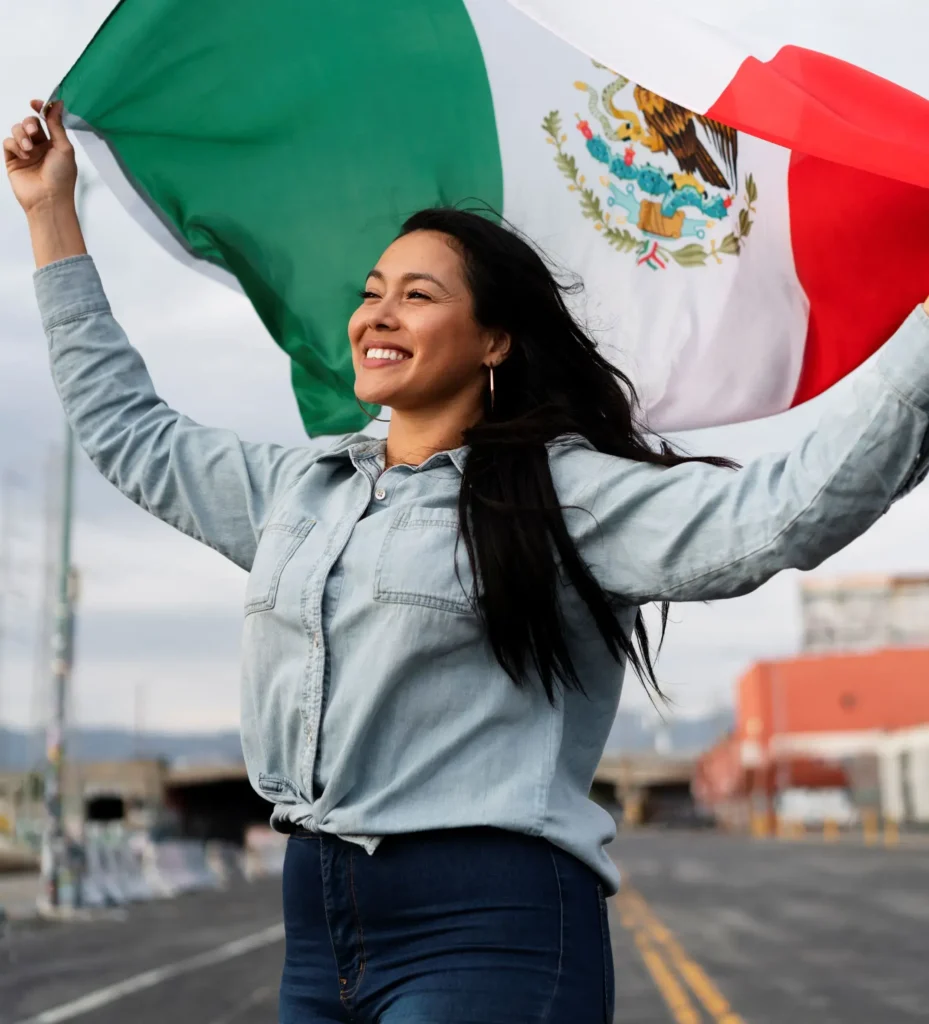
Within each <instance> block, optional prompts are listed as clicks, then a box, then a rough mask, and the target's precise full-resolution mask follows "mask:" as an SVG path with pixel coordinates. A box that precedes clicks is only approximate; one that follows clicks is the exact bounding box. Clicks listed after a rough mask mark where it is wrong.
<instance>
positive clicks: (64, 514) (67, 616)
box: [42, 178, 91, 908]
mask: <svg viewBox="0 0 929 1024" xmlns="http://www.w3.org/2000/svg"><path fill="white" fill-rule="evenodd" d="M90 188H91V186H90V185H88V184H87V182H86V181H85V180H84V179H83V178H81V179H80V180H79V181H78V185H77V195H76V205H77V213H78V220H80V221H81V222H83V213H84V206H85V202H86V198H87V195H88V193H89V191H90ZM74 455H75V443H74V433H73V431H72V430H71V427H70V425H69V424H68V423H67V422H65V438H64V453H63V465H62V487H61V491H62V500H61V534H60V539H59V556H58V585H57V588H56V589H57V602H56V607H55V627H54V633H53V637H54V639H53V643H52V666H51V667H52V702H51V704H52V706H51V719H50V721H49V724H48V731H47V733H46V744H45V750H46V771H45V809H46V818H47V820H46V828H45V836H44V849H43V856H42V870H43V874H44V876H45V878H44V881H45V896H46V899H47V901H48V904H49V906H50V907H52V908H57V907H60V906H61V904H62V895H63V891H64V886H65V882H70V883H71V884H72V886H73V878H71V871H70V865H69V863H68V859H69V858H68V857H67V840H66V835H65V824H64V799H63V791H62V790H63V783H64V766H65V756H66V744H65V727H66V718H67V707H68V690H69V687H70V683H71V669H72V660H73V658H72V655H73V649H74V644H73V637H74V604H75V598H76V596H77V594H76V583H77V575H76V572H75V570H74V568H73V567H72V565H71V538H72V533H73V519H74ZM72 894H73V889H72ZM73 898H74V897H73V895H72V900H73Z"/></svg>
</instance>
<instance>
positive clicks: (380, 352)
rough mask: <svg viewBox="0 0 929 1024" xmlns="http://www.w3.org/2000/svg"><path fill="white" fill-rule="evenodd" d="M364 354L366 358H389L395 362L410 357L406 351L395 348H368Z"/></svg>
mask: <svg viewBox="0 0 929 1024" xmlns="http://www.w3.org/2000/svg"><path fill="white" fill-rule="evenodd" d="M366 355H367V357H368V359H390V360H392V361H393V362H395V363H399V362H400V361H401V360H403V359H409V358H410V357H409V356H408V355H406V353H404V352H398V351H397V349H395V348H369V349H368V351H367V353H366Z"/></svg>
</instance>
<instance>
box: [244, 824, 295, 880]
mask: <svg viewBox="0 0 929 1024" xmlns="http://www.w3.org/2000/svg"><path fill="white" fill-rule="evenodd" d="M286 849H287V836H285V835H281V833H279V832H275V831H274V830H273V829H272V828H269V827H268V826H266V825H253V826H252V827H251V828H250V829H249V830H248V831H247V832H246V834H245V877H246V878H247V879H248V880H249V881H252V880H253V879H255V878H267V877H269V876H272V875H280V874H281V873H282V872H283V870H284V853H285V851H286Z"/></svg>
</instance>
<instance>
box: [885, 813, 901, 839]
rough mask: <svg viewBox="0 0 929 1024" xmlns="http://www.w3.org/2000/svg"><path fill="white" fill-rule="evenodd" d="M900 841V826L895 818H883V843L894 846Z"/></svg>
mask: <svg viewBox="0 0 929 1024" xmlns="http://www.w3.org/2000/svg"><path fill="white" fill-rule="evenodd" d="M899 842H900V826H899V825H898V824H897V821H896V819H895V818H885V819H884V845H885V846H896V845H897V843H899Z"/></svg>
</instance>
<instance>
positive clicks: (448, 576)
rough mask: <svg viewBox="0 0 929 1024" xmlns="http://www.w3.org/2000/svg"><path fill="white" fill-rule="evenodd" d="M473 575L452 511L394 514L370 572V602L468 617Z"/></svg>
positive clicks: (454, 514) (454, 513)
mask: <svg viewBox="0 0 929 1024" xmlns="http://www.w3.org/2000/svg"><path fill="white" fill-rule="evenodd" d="M473 591H474V574H473V573H472V572H471V564H470V561H469V559H468V553H467V549H466V548H465V545H464V541H463V540H461V539H460V537H459V532H458V515H457V513H456V512H455V511H454V510H452V509H436V508H413V509H407V510H404V511H401V512H398V513H397V515H396V516H395V517H394V520H393V522H392V523H391V524H390V527H389V528H388V531H387V536H386V538H385V539H384V543H383V546H382V548H381V553H380V556H379V558H378V561H377V567H376V569H375V573H374V599H375V600H376V601H387V602H391V603H393V604H410V605H420V606H422V607H425V608H435V609H437V610H438V611H444V612H452V613H454V614H457V615H473V614H474V600H473Z"/></svg>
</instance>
